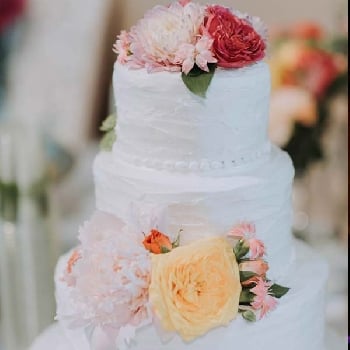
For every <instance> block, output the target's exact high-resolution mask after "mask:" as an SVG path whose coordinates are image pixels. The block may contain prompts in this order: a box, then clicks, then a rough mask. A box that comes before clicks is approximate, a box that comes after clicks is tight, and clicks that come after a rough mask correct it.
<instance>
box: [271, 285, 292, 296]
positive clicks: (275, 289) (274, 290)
mask: <svg viewBox="0 0 350 350" xmlns="http://www.w3.org/2000/svg"><path fill="white" fill-rule="evenodd" d="M289 289H290V288H288V287H283V286H280V285H279V284H276V283H275V284H273V285H272V286H271V287H270V288H269V294H271V295H272V296H274V297H275V298H281V297H283V295H285V294H287V293H288V291H289Z"/></svg>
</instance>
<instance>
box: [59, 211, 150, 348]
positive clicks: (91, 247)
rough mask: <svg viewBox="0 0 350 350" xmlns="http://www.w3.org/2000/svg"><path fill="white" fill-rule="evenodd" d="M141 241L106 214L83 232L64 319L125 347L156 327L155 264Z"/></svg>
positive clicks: (69, 276) (68, 276)
mask: <svg viewBox="0 0 350 350" xmlns="http://www.w3.org/2000/svg"><path fill="white" fill-rule="evenodd" d="M139 238H140V239H138V237H136V235H133V234H132V233H131V232H128V234H125V233H124V232H123V226H122V225H121V223H120V222H119V221H118V220H117V219H116V218H114V217H113V216H111V215H109V214H105V213H102V212H96V213H95V214H94V215H93V217H92V218H91V220H90V221H89V222H87V223H86V224H85V225H84V226H83V227H82V228H81V230H80V241H81V246H80V247H79V249H77V250H75V251H74V252H73V253H72V255H71V257H70V259H69V261H68V264H67V268H66V271H65V274H64V280H65V281H66V283H67V286H68V288H69V291H70V299H71V301H72V302H71V304H72V308H71V311H70V314H68V315H63V318H65V319H68V320H70V321H71V325H72V326H74V325H76V326H84V327H92V329H94V330H95V331H96V334H97V333H98V332H99V331H101V330H102V331H104V332H105V334H106V335H107V337H109V338H111V339H113V341H114V342H118V341H119V343H120V345H122V344H124V343H128V341H129V338H130V334H131V335H132V334H133V333H135V330H136V329H137V328H139V327H141V326H143V325H145V324H148V323H150V322H151V320H152V313H151V310H150V305H149V300H148V299H149V298H148V288H149V284H150V259H149V254H148V252H147V251H146V250H145V249H144V247H143V246H142V244H141V239H142V235H141V236H140V237H139ZM61 317H62V316H61ZM93 333H94V332H93Z"/></svg>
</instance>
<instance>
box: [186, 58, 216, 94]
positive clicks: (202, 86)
mask: <svg viewBox="0 0 350 350" xmlns="http://www.w3.org/2000/svg"><path fill="white" fill-rule="evenodd" d="M208 68H209V72H205V71H203V70H201V69H199V68H198V66H194V67H193V68H192V70H191V71H190V72H189V73H188V74H187V75H186V74H185V73H182V80H183V82H184V83H185V85H186V86H187V88H188V89H189V90H190V91H191V92H193V93H194V94H195V95H197V96H200V97H205V96H206V92H207V90H208V87H209V85H210V82H211V80H212V78H213V76H214V72H215V69H216V65H215V64H208Z"/></svg>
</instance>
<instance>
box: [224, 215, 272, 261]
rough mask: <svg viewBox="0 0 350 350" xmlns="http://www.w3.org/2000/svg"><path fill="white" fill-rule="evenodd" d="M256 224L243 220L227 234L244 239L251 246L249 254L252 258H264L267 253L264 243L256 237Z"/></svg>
mask: <svg viewBox="0 0 350 350" xmlns="http://www.w3.org/2000/svg"><path fill="white" fill-rule="evenodd" d="M255 233H256V229H255V225H254V224H253V223H251V222H247V221H243V222H240V223H239V224H237V225H235V226H234V227H233V228H232V229H231V230H230V231H229V232H228V234H227V236H228V237H231V238H234V239H241V240H244V241H245V243H246V245H247V246H248V247H249V256H250V258H251V259H259V258H262V257H263V256H264V254H265V245H264V243H263V242H262V241H261V240H259V239H257V238H255Z"/></svg>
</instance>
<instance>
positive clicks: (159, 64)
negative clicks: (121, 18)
mask: <svg viewBox="0 0 350 350" xmlns="http://www.w3.org/2000/svg"><path fill="white" fill-rule="evenodd" d="M266 33H267V30H266V27H265V26H264V25H263V23H262V22H261V21H260V19H258V18H257V17H252V16H249V15H246V14H241V13H240V12H237V11H234V10H231V9H229V8H226V7H223V6H219V5H215V6H202V5H199V4H196V3H193V2H191V1H190V0H179V1H174V2H172V3H171V4H170V5H168V6H156V7H154V8H153V9H151V10H150V11H148V12H147V13H146V14H145V16H144V17H143V18H142V19H141V20H140V21H139V22H138V23H137V24H136V25H135V26H133V27H132V28H131V30H130V32H126V31H122V32H121V34H120V35H119V36H118V38H117V41H116V43H115V45H114V51H115V52H116V53H117V54H118V61H119V62H120V63H122V64H125V65H127V66H128V67H130V68H134V69H137V68H146V69H147V70H148V71H149V72H154V71H162V70H166V71H182V72H184V73H185V74H188V73H189V72H190V71H191V69H192V68H193V67H194V66H195V65H196V66H197V67H198V68H200V69H201V70H202V71H208V70H209V68H208V64H209V63H216V64H217V66H219V67H222V68H240V67H244V66H247V65H249V64H252V63H254V62H257V61H259V60H261V59H263V57H264V56H265V48H266Z"/></svg>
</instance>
